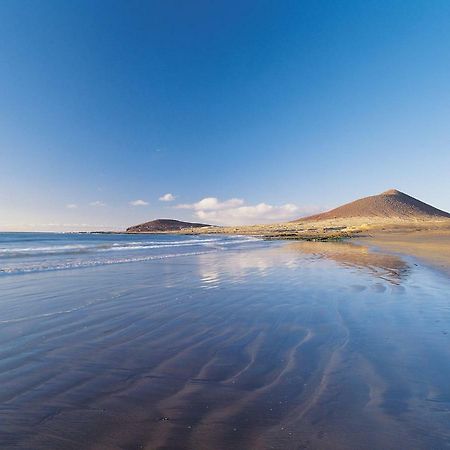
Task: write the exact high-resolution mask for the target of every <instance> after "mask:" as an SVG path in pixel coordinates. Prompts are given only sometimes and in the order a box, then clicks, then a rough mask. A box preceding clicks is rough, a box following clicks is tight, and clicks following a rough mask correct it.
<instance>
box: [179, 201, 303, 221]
mask: <svg viewBox="0 0 450 450" xmlns="http://www.w3.org/2000/svg"><path fill="white" fill-rule="evenodd" d="M177 208H182V209H191V210H193V211H194V215H195V216H196V217H197V218H198V219H200V220H202V221H203V222H208V223H213V224H223V225H246V224H257V223H268V222H282V221H286V220H290V219H295V218H297V217H298V216H299V214H300V213H299V208H298V207H297V206H296V205H293V204H292V203H286V204H284V205H280V206H274V205H269V204H267V203H258V204H257V205H246V204H245V202H244V200H242V199H239V198H232V199H229V200H225V201H220V200H219V199H217V198H216V197H206V198H204V199H202V200H200V201H198V202H196V203H192V204H182V205H177Z"/></svg>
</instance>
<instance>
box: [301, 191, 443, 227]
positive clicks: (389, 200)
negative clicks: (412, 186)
mask: <svg viewBox="0 0 450 450" xmlns="http://www.w3.org/2000/svg"><path fill="white" fill-rule="evenodd" d="M355 217H372V218H386V219H404V220H414V219H421V220H423V219H438V218H450V214H449V213H447V212H445V211H441V210H440V209H437V208H434V207H433V206H431V205H428V204H427V203H424V202H421V201H420V200H417V199H416V198H414V197H411V196H410V195H407V194H404V193H403V192H400V191H397V190H396V189H391V190H389V191H386V192H383V193H381V194H378V195H373V196H370V197H365V198H361V199H359V200H355V201H353V202H351V203H347V204H345V205H343V206H339V207H338V208H335V209H332V210H331V211H327V212H324V213H321V214H315V215H313V216H308V217H304V218H302V219H298V220H296V221H295V222H297V221H304V220H307V221H310V220H311V221H312V220H314V221H319V220H329V219H344V218H355Z"/></svg>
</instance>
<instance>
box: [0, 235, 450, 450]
mask: <svg viewBox="0 0 450 450" xmlns="http://www.w3.org/2000/svg"><path fill="white" fill-rule="evenodd" d="M69 238H70V237H61V239H69ZM93 238H95V239H96V240H95V241H94V243H93V244H89V242H90V239H93ZM213 238H214V236H213V237H209V238H206V237H205V238H204V237H203V236H192V237H186V236H185V237H184V239H183V240H180V236H177V235H175V236H174V235H170V236H167V235H164V236H159V237H158V236H147V237H146V236H139V237H136V236H123V237H118V236H80V237H79V241H78V243H77V247H80V246H81V245H83V246H84V247H86V246H87V245H91V247H92V248H94V250H95V251H94V250H89V249H90V248H91V247H89V248H84V249H83V252H82V253H80V255H81V256H80V258H83V259H81V260H80V262H79V263H78V265H75V264H74V260H73V255H72V253H70V254H69V255H66V254H65V253H64V254H63V253H62V254H61V255H60V256H58V257H57V258H58V262H57V264H54V269H53V270H52V271H48V270H44V268H43V267H42V266H37V265H36V263H35V262H34V261H35V259H36V258H35V257H33V258H34V259H32V260H31V262H30V263H27V264H28V265H25V263H23V262H22V259H23V257H22V259H20V264H21V266H20V267H23V268H25V267H26V268H27V269H26V270H28V272H23V273H21V274H18V273H16V274H12V275H5V274H4V275H3V276H2V277H1V278H0V285H1V288H2V292H4V293H5V294H6V295H5V297H4V300H3V302H2V305H1V315H2V320H1V321H0V337H1V345H0V356H1V366H0V378H1V380H2V389H1V391H0V417H1V421H0V446H1V447H2V448H8V449H9V448H11V449H30V448H33V449H44V448H59V449H79V448H86V449H118V450H119V449H124V448H126V449H136V448H143V449H147V450H153V449H196V450H198V449H205V450H206V449H211V448H214V449H224V450H225V449H229V448H234V449H242V450H244V449H249V448H252V449H261V450H262V449H270V448H272V449H273V448H274V449H280V450H281V449H298V448H304V449H330V450H331V449H333V450H334V449H349V448H364V449H379V448H383V449H392V450H394V449H395V450H397V449H399V448H414V449H430V448H446V446H448V443H449V442H450V434H449V431H448V408H449V405H450V392H449V390H448V376H449V375H450V366H449V361H450V354H449V348H450V346H449V345H448V343H449V341H448V339H449V333H450V330H449V329H448V323H449V322H450V316H449V309H448V291H449V289H450V284H449V283H450V281H449V278H448V276H447V275H445V274H444V273H441V272H439V271H435V270H433V269H432V268H429V267H427V266H426V265H418V266H416V265H414V264H412V263H411V262H409V261H408V260H407V259H404V258H402V256H401V255H396V254H393V253H391V252H390V251H388V252H386V251H382V250H375V249H373V246H372V244H370V245H362V244H361V243H358V244H356V243H353V241H346V242H311V241H298V242H294V241H288V242H286V241H272V240H269V241H265V240H253V239H251V238H250V240H245V239H244V240H242V238H240V239H238V240H235V241H232V242H231V243H230V241H229V239H230V237H223V238H222V237H220V236H216V237H215V238H214V239H216V240H212V241H211V239H213ZM72 239H73V238H72ZM117 239H122V240H123V241H117ZM191 241H192V242H191ZM118 242H121V244H120V245H122V246H123V247H124V250H123V252H125V255H128V254H130V255H131V254H133V255H134V254H135V253H136V252H142V251H144V252H155V247H158V246H159V247H161V249H160V250H158V255H161V257H158V258H157V259H155V258H153V259H149V257H147V259H144V257H142V256H140V257H139V258H137V257H134V259H133V261H129V260H128V259H127V258H125V257H124V256H120V258H117V256H114V255H116V253H117V250H116V249H117V248H118ZM106 243H109V244H108V245H110V247H111V255H112V256H108V259H104V258H105V257H104V256H103V254H104V249H105V245H106ZM28 245H29V244H28ZM67 245H68V244H65V245H61V243H59V244H58V246H57V247H56V248H61V249H62V250H61V252H63V251H64V252H66V251H68V249H67ZM189 245H194V246H196V247H194V248H195V251H194V248H189ZM199 245H201V247H199V248H198V249H197V247H198V246H199ZM168 246H169V247H168ZM174 246H175V247H174ZM186 246H188V248H186ZM137 247H139V248H138V249H137ZM142 247H145V249H142ZM39 248H40V247H39ZM42 248H48V244H46V247H42ZM97 248H98V249H99V250H96V249H97ZM175 249H178V250H177V251H179V254H178V256H174V255H175ZM46 251H47V250H46ZM89 252H94V253H92V256H88V255H89ZM16 253H17V251H16ZM152 254H153V253H152ZM97 255H101V256H97ZM88 257H89V259H87V258H88ZM99 257H101V258H103V259H98V260H97V259H93V258H99ZM111 257H114V258H117V259H115V260H112V259H111ZM61 258H69V259H67V260H68V261H70V264H72V265H71V266H70V268H67V267H64V266H63V264H62V263H61ZM124 260H125V262H124ZM7 261H9V260H7ZM91 261H97V262H98V264H96V265H92V264H90V262H91ZM114 261H115V262H114ZM88 262H89V264H88ZM3 264H5V262H3ZM8 264H10V265H11V262H8ZM30 264H35V265H34V266H33V267H36V270H35V271H30V269H29V268H30V267H31V266H30ZM16 267H19V266H16ZM431 349H432V351H431Z"/></svg>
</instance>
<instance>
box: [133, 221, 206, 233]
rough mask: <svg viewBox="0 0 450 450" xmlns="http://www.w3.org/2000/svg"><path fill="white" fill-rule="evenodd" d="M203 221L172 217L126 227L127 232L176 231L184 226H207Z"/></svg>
mask: <svg viewBox="0 0 450 450" xmlns="http://www.w3.org/2000/svg"><path fill="white" fill-rule="evenodd" d="M209 226H210V225H206V224H204V223H191V222H181V221H180V220H174V219H156V220H152V221H151V222H145V223H141V224H139V225H135V226H133V227H130V228H127V233H158V232H162V231H177V230H182V229H184V228H201V227H209Z"/></svg>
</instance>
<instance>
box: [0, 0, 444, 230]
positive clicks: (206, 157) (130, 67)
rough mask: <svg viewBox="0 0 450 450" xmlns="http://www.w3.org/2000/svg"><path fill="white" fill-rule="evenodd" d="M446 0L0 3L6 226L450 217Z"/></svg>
mask: <svg viewBox="0 0 450 450" xmlns="http://www.w3.org/2000/svg"><path fill="white" fill-rule="evenodd" d="M449 23H450V2H448V1H447V0H446V1H439V0H422V1H416V0H407V1H406V0H405V1H396V0H389V1H383V0H376V1H371V0H365V1H351V0H349V1H342V2H340V1H334V0H333V1H320V0H317V1H312V2H311V1H299V0H295V1H290V0H281V1H273V0H272V1H266V0H253V1H247V0H239V1H234V0H223V1H220V0H217V1H212V0H210V1H206V0H205V1H203V0H191V1H184V0H178V1H173V0H160V1H132V0H130V1H128V0H127V1H114V0H110V1H108V2H105V1H96V0H89V1H83V0H78V1H77V2H68V1H65V2H64V1H63V2H62V1H59V0H53V1H49V0H42V1H39V2H36V1H32V0H20V1H17V0H2V1H1V2H0V230H54V231H69V230H93V229H123V228H124V227H127V226H130V225H134V224H136V223H140V222H144V221H147V220H152V219H156V218H175V219H180V220H188V221H201V222H206V223H214V224H244V223H263V222H279V221H283V220H288V219H294V218H297V217H300V216H302V215H305V214H310V213H315V212H318V211H321V210H324V209H330V208H331V207H334V206H338V205H339V204H342V203H345V202H348V201H351V200H354V199H356V198H359V197H363V196H367V195H373V194H377V193H380V192H382V191H385V190H387V189H390V188H397V189H399V190H401V191H403V192H406V193H408V194H410V195H413V196H415V197H417V198H419V199H421V200H423V201H426V202H427V203H431V204H433V205H434V206H436V207H438V208H441V209H444V210H447V211H449V210H450V195H449V193H450V126H449V124H450V26H449Z"/></svg>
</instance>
